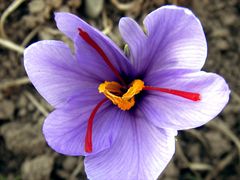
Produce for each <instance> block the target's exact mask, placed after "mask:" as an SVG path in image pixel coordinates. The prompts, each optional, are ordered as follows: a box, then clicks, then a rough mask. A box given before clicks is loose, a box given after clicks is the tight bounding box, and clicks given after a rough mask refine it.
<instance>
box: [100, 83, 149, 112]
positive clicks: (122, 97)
mask: <svg viewBox="0 0 240 180" xmlns="http://www.w3.org/2000/svg"><path fill="white" fill-rule="evenodd" d="M143 88H144V82H143V81H142V80H139V79H136V80H134V81H133V82H132V83H131V84H130V87H129V88H128V89H127V92H124V88H123V87H122V86H121V85H120V84H119V83H117V82H114V81H112V82H109V81H105V82H104V83H101V84H100V85H99V86H98V91H99V92H100V93H103V94H104V95H105V96H106V97H107V98H108V99H110V100H111V101H112V102H113V104H115V105H117V106H118V107H119V108H120V109H122V110H129V109H131V108H132V107H133V106H134V104H135V98H134V96H135V95H136V94H138V93H140V92H141V91H142V89H143Z"/></svg>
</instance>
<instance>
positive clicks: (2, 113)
mask: <svg viewBox="0 0 240 180" xmlns="http://www.w3.org/2000/svg"><path fill="white" fill-rule="evenodd" d="M14 110H15V106H14V103H13V102H12V101H10V100H3V101H0V119H2V120H6V119H11V117H12V116H13V114H14Z"/></svg>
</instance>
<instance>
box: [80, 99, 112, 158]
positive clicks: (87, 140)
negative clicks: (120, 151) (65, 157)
mask: <svg viewBox="0 0 240 180" xmlns="http://www.w3.org/2000/svg"><path fill="white" fill-rule="evenodd" d="M107 100H108V99H107V98H104V99H103V100H101V101H100V102H99V103H98V104H97V105H96V106H95V108H94V109H93V111H92V113H91V115H90V117H89V119H88V125H87V132H86V136H85V152H87V153H91V152H92V129H93V119H94V117H95V115H96V113H97V111H98V109H99V108H100V107H101V106H102V105H103V104H104V103H105V102H106V101H107Z"/></svg>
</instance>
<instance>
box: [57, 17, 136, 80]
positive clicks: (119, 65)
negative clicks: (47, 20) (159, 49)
mask: <svg viewBox="0 0 240 180" xmlns="http://www.w3.org/2000/svg"><path fill="white" fill-rule="evenodd" d="M55 20H56V23H57V27H58V28H59V30H61V31H62V32H63V33H65V34H66V35H67V36H68V37H70V38H71V39H72V40H73V41H74V43H75V48H76V49H75V50H76V56H77V59H78V60H79V61H81V64H82V66H83V67H82V68H84V69H86V71H91V73H94V74H102V73H103V72H104V74H106V76H107V74H111V75H110V76H108V78H107V79H105V80H111V79H109V78H110V77H112V74H113V73H112V71H111V70H110V69H109V67H108V66H107V65H106V63H105V62H104V61H103V58H102V57H101V56H99V54H98V53H97V52H96V50H95V49H94V48H92V47H91V46H90V45H89V44H88V43H87V42H86V41H84V40H83V39H82V38H81V37H80V36H79V31H78V28H81V29H82V30H83V31H85V32H87V33H88V34H89V36H90V37H91V38H92V39H93V40H94V41H95V42H96V43H97V44H98V45H99V46H100V47H101V48H102V50H103V51H104V53H105V54H106V55H107V57H108V58H109V60H110V61H111V63H112V64H113V65H114V67H115V68H116V69H117V70H118V71H119V72H120V74H122V73H123V74H125V75H131V74H132V73H133V72H132V71H133V69H132V66H131V64H130V62H129V61H128V60H127V59H126V57H125V55H124V54H123V52H122V51H121V50H120V49H119V48H118V47H117V46H116V45H115V44H114V43H113V42H112V41H111V40H110V39H109V38H108V37H107V36H105V35H104V34H103V33H102V32H100V31H98V30H97V29H95V28H93V27H92V26H90V25H89V24H87V23H86V22H84V21H83V20H81V19H80V18H78V17H77V16H75V15H73V14H70V13H55ZM96 57H97V58H96ZM89 65H91V66H89ZM93 68H94V71H93Z"/></svg>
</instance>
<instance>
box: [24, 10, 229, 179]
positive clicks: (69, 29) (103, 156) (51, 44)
mask: <svg viewBox="0 0 240 180" xmlns="http://www.w3.org/2000/svg"><path fill="white" fill-rule="evenodd" d="M55 20H56V22H57V27H58V28H59V29H60V30H61V31H62V32H63V33H65V34H66V35H67V36H68V37H69V38H71V39H72V40H73V42H74V47H75V49H74V53H72V51H71V50H70V49H69V47H68V46H67V45H65V44H64V43H63V42H60V41H53V40H44V41H40V42H37V43H35V44H33V45H31V46H30V47H28V48H27V49H26V50H25V52H24V65H25V68H26V71H27V74H28V76H29V78H30V80H31V82H32V83H33V85H34V86H35V87H36V89H37V90H38V92H39V93H40V94H41V95H42V96H43V97H44V98H45V99H46V100H47V101H48V102H49V103H50V104H51V105H52V106H53V107H55V110H54V111H53V112H52V113H51V114H50V115H49V116H48V117H47V119H46V120H45V122H44V125H43V133H44V136H45V138H46V141H47V143H48V144H49V146H51V147H52V148H53V149H54V150H55V151H57V152H59V153H62V154H66V155H74V156H75V155H83V156H86V157H85V161H84V163H85V170H86V173H87V176H88V178H89V179H97V180H109V179H114V180H139V179H143V180H146V179H150V180H151V179H156V178H157V177H158V176H159V174H160V173H161V172H162V171H163V169H164V168H165V167H166V165H167V164H168V162H169V161H170V159H171V157H172V156H173V153H174V151H175V136H176V134H177V130H183V129H190V128H195V127H198V126H201V125H203V124H205V123H207V122H208V121H209V120H211V119H213V118H214V117H215V116H216V115H217V114H219V112H220V111H221V110H222V109H223V108H224V106H225V105H226V103H227V102H228V99H229V93H230V91H229V88H228V86H227V84H226V82H225V81H224V79H223V78H222V77H220V76H218V75H217V74H214V73H206V72H204V71H201V68H202V67H203V64H204V62H205V59H206V55H207V45H206V39H205V35H204V32H203V29H202V26H201V24H200V22H199V20H198V19H197V18H196V17H195V16H194V15H193V14H192V12H191V11H190V10H188V9H185V8H181V7H176V6H164V7H161V8H159V9H157V10H155V11H153V12H152V13H150V14H148V15H147V16H146V18H145V19H144V26H145V28H146V32H144V31H143V30H142V29H141V28H140V26H139V25H138V24H137V23H136V22H135V21H134V20H132V19H130V18H127V17H124V18H122V19H121V20H120V23H119V30H120V33H121V35H122V37H123V39H124V41H125V42H126V43H127V44H128V47H129V50H130V55H129V56H128V57H126V56H125V55H124V54H123V52H122V51H121V50H120V49H119V48H118V47H117V46H116V45H115V44H114V43H113V42H112V41H111V40H110V39H109V38H108V37H106V36H104V35H103V34H102V33H101V32H100V31H98V30H96V29H94V28H93V27H91V26H90V25H88V24H87V23H85V22H84V21H83V20H81V19H79V18H78V17H76V16H74V15H72V14H69V13H56V14H55Z"/></svg>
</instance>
